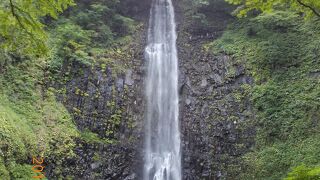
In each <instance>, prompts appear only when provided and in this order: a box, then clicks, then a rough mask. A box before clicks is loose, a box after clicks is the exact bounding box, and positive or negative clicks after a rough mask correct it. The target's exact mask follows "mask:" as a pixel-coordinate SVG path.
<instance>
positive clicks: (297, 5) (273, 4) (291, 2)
mask: <svg viewBox="0 0 320 180" xmlns="http://www.w3.org/2000/svg"><path fill="white" fill-rule="evenodd" d="M225 1H227V2H229V3H231V4H235V5H241V6H240V7H238V9H236V10H235V14H237V15H238V16H239V17H243V16H247V14H248V12H251V11H252V10H259V11H261V12H266V13H270V12H273V11H275V10H279V9H289V10H292V11H295V12H304V13H305V14H306V16H307V17H311V16H314V15H317V16H320V14H319V13H320V1H318V0H268V1H265V0H225Z"/></svg>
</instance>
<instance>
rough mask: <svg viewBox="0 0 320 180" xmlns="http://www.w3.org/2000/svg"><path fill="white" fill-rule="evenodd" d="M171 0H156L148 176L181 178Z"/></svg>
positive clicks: (150, 49)
mask: <svg viewBox="0 0 320 180" xmlns="http://www.w3.org/2000/svg"><path fill="white" fill-rule="evenodd" d="M176 39H177V35H176V25H175V18H174V8H173V5H172V1H171V0H153V2H152V8H151V12H150V21H149V31H148V45H147V47H146V49H145V56H146V61H147V63H148V74H147V78H146V100H147V109H146V114H145V118H146V128H145V147H144V151H145V157H144V172H143V179H144V180H180V179H181V151H180V132H179V121H178V116H179V105H178V101H179V97H178V57H177V48H176Z"/></svg>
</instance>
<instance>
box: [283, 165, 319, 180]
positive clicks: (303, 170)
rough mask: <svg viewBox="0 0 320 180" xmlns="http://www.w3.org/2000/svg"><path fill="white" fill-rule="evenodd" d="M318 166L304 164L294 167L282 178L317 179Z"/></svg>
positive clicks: (292, 179)
mask: <svg viewBox="0 0 320 180" xmlns="http://www.w3.org/2000/svg"><path fill="white" fill-rule="evenodd" d="M318 179H320V167H315V168H308V167H306V166H305V165H301V166H297V167H295V168H294V169H293V170H292V172H290V173H289V174H288V177H287V178H285V179H284V180H318Z"/></svg>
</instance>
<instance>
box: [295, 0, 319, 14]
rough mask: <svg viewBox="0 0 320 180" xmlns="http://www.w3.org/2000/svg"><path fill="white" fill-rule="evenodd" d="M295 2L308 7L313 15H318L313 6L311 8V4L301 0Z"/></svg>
mask: <svg viewBox="0 0 320 180" xmlns="http://www.w3.org/2000/svg"><path fill="white" fill-rule="evenodd" d="M297 2H298V3H299V4H300V5H302V6H304V7H306V8H309V9H310V10H311V11H312V12H313V13H314V14H315V15H317V16H318V17H320V13H319V12H318V11H317V10H316V9H315V8H313V7H312V6H310V5H308V4H305V3H303V2H301V0H297Z"/></svg>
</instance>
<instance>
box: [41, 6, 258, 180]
mask: <svg viewBox="0 0 320 180" xmlns="http://www.w3.org/2000/svg"><path fill="white" fill-rule="evenodd" d="M123 2H125V1H123ZM150 2H151V1H147V0H146V1H143V2H142V1H139V3H134V1H133V0H127V1H126V3H127V5H128V4H132V7H133V8H132V11H130V12H124V13H128V14H132V15H137V19H139V21H141V22H142V23H143V25H142V27H141V29H140V30H139V31H138V32H137V34H136V35H135V38H134V42H133V43H132V45H131V46H130V48H129V49H127V50H126V51H125V52H124V54H126V57H122V56H115V57H100V58H110V59H112V63H111V64H103V63H97V64H96V65H94V66H90V67H87V66H84V65H79V64H77V63H65V64H64V67H63V71H62V72H61V74H60V76H61V77H66V76H67V77H70V78H69V79H68V78H67V79H65V80H64V81H63V82H55V83H54V86H55V87H56V89H61V90H63V91H65V93H62V94H57V98H58V99H59V100H60V101H61V102H63V103H64V104H65V106H66V107H67V109H68V110H69V112H70V113H72V114H73V116H74V122H75V124H76V125H77V127H78V129H79V130H80V131H81V132H82V134H83V136H84V137H82V138H79V140H77V145H76V148H75V149H74V153H75V156H74V157H68V158H64V159H57V158H51V159H49V160H48V166H47V171H48V172H47V173H48V177H52V178H53V179H54V178H58V177H66V176H67V175H72V176H74V177H75V178H76V179H124V180H130V179H137V180H139V179H141V178H142V166H143V164H142V162H143V158H142V157H143V156H142V154H141V152H143V151H142V149H141V148H143V138H144V137H143V136H144V133H143V132H144V117H143V114H144V109H145V103H144V100H145V99H144V98H145V97H144V94H145V93H144V87H145V85H144V78H145V74H146V70H145V66H146V64H145V61H144V47H145V45H146V35H147V32H146V29H147V26H148V23H147V22H148V19H149V7H150ZM174 4H175V13H176V17H177V18H176V19H177V28H178V39H177V48H178V58H179V96H180V102H179V108H180V116H179V121H180V127H181V138H182V145H181V146H182V147H181V148H182V176H183V178H182V179H186V180H197V179H210V180H212V179H236V178H235V177H236V175H237V172H238V171H240V170H241V168H243V167H242V164H241V156H242V155H243V154H244V153H245V152H247V151H248V150H249V148H250V147H251V146H252V144H253V138H252V137H253V135H254V128H253V127H252V126H251V124H250V120H251V119H252V118H253V117H252V110H251V106H250V102H249V100H248V98H247V97H246V94H245V93H246V91H245V88H246V86H250V85H251V84H252V83H253V82H252V78H251V77H250V76H248V75H247V74H246V69H245V67H243V66H242V65H241V64H239V63H237V61H236V60H234V59H233V58H232V57H230V56H228V55H224V54H219V55H213V54H211V53H210V52H209V51H208V50H206V49H205V48H204V47H203V46H204V45H205V44H206V43H208V42H211V41H213V40H214V39H215V38H217V37H218V36H219V35H220V34H221V33H222V31H223V28H224V27H225V26H226V25H227V24H228V22H229V21H230V20H231V19H232V18H231V17H230V16H229V15H226V12H224V11H220V10H221V9H223V7H217V9H220V10H219V11H215V12H213V13H212V12H211V13H212V15H211V16H214V17H216V19H214V21H215V22H217V24H216V26H214V27H211V28H202V27H200V26H196V25H194V24H192V23H195V22H193V21H192V20H190V17H189V15H187V14H188V13H187V9H188V8H190V7H187V6H188V5H187V4H185V0H175V1H174ZM195 27H197V28H195ZM118 57H119V59H117V58H118ZM92 133H94V134H95V135H96V136H97V137H95V136H94V137H93V134H92ZM86 140H87V141H86ZM107 141H112V142H113V143H112V144H106V142H107ZM56 163H59V164H62V165H63V167H65V169H55V166H54V164H56Z"/></svg>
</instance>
